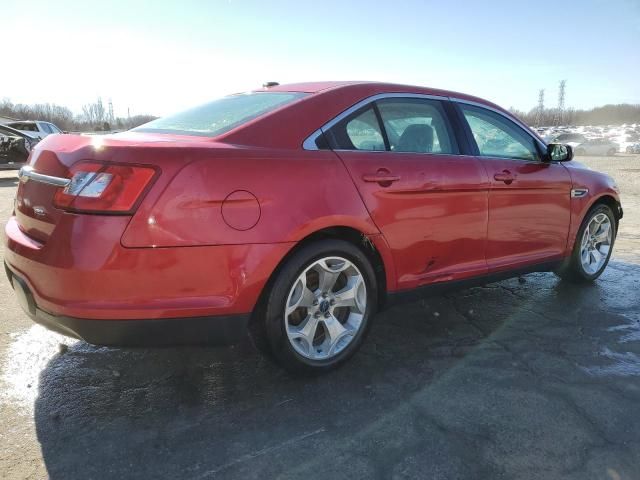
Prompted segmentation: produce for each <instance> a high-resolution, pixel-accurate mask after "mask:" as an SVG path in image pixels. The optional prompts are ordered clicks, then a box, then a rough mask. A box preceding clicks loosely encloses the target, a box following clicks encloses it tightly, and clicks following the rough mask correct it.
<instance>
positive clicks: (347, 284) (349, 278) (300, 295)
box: [284, 257, 367, 360]
mask: <svg viewBox="0 0 640 480" xmlns="http://www.w3.org/2000/svg"><path fill="white" fill-rule="evenodd" d="M366 308H367V287H366V285H365V281H364V277H363V276H362V273H361V272H360V270H359V269H358V267H356V265H355V264H354V263H353V262H351V261H349V260H347V259H346V258H343V257H324V258H321V259H319V260H316V261H314V262H313V263H312V264H311V265H309V266H308V267H306V268H305V270H304V271H303V272H302V273H301V274H300V275H299V276H298V278H297V279H296V280H295V281H294V282H293V285H292V287H291V289H290V291H289V295H288V298H287V302H286V304H285V312H284V319H285V328H286V332H287V337H288V339H289V342H290V344H291V346H292V347H293V348H294V349H295V351H296V352H297V353H299V354H300V355H302V356H303V357H305V358H308V359H310V360H327V359H330V358H333V357H335V356H336V355H338V354H339V353H340V352H342V351H343V350H344V349H345V348H346V347H347V345H349V344H350V343H351V342H352V341H353V339H354V338H355V337H356V335H357V333H358V332H359V331H360V328H361V326H362V323H363V322H362V320H363V317H364V315H365V312H366Z"/></svg>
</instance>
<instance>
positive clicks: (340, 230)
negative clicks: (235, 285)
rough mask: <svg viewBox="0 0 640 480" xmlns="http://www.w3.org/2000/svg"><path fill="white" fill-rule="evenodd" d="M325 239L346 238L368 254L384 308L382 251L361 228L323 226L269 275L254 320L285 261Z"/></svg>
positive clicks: (380, 305) (380, 303)
mask: <svg viewBox="0 0 640 480" xmlns="http://www.w3.org/2000/svg"><path fill="white" fill-rule="evenodd" d="M325 239H338V240H345V241H347V242H349V243H352V244H353V245H355V246H356V247H358V248H359V249H360V250H361V251H362V252H363V253H364V254H365V255H366V256H367V258H368V259H369V261H370V262H371V266H372V267H373V271H374V273H375V275H376V281H377V283H378V308H379V309H380V308H382V306H383V305H384V302H385V300H386V297H387V277H386V271H385V267H384V262H383V261H382V257H381V256H380V253H379V252H378V250H377V249H376V248H375V246H374V245H373V243H372V242H371V241H370V240H369V239H368V238H367V236H366V235H365V234H364V233H362V232H360V231H359V230H356V229H355V228H351V227H342V226H339V227H329V228H323V229H322V230H318V231H316V232H313V233H312V234H310V235H308V236H306V237H305V238H303V239H302V240H300V241H299V242H298V243H297V244H296V246H295V247H293V248H292V249H291V250H290V251H289V252H287V254H286V255H285V256H284V258H282V260H280V263H279V264H278V266H277V267H276V268H275V269H274V271H273V273H272V274H271V276H270V277H269V280H268V281H267V283H266V284H265V286H264V288H263V289H262V292H261V293H260V297H259V298H258V301H257V302H256V306H255V308H254V309H253V312H254V313H253V314H252V316H251V321H252V322H253V321H255V320H256V319H257V317H258V315H256V313H257V312H259V311H260V310H262V309H263V307H264V304H265V302H266V300H267V296H268V292H269V290H270V289H271V286H272V285H273V282H274V281H275V279H276V278H277V276H278V273H279V272H280V269H281V268H282V266H283V265H284V264H285V262H286V261H287V260H288V259H289V258H290V257H291V256H292V255H293V254H294V253H295V252H297V251H298V250H299V249H300V248H302V247H304V246H305V245H308V244H309V243H312V242H315V241H318V240H325Z"/></svg>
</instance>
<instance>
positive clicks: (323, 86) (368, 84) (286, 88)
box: [254, 80, 504, 110]
mask: <svg viewBox="0 0 640 480" xmlns="http://www.w3.org/2000/svg"><path fill="white" fill-rule="evenodd" d="M336 90H349V91H350V92H351V93H352V94H354V95H356V96H357V94H358V91H359V90H362V91H367V92H376V93H417V94H423V95H437V96H441V97H455V98H460V99H464V100H470V101H474V102H478V103H482V104H485V105H489V106H491V107H494V108H499V109H500V110H504V109H503V108H501V107H500V106H498V105H495V104H493V103H491V102H489V101H487V100H485V99H483V98H480V97H475V96H473V95H467V94H465V93H460V92H456V91H453V90H443V89H439V88H432V87H421V86H417V85H405V84H400V83H388V82H374V81H361V80H347V81H324V82H303V83H289V84H282V85H276V86H272V87H263V88H261V89H257V90H254V91H256V92H266V91H269V92H300V93H311V94H317V93H325V92H327V91H336Z"/></svg>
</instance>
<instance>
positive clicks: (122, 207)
mask: <svg viewBox="0 0 640 480" xmlns="http://www.w3.org/2000/svg"><path fill="white" fill-rule="evenodd" d="M71 173H72V175H73V176H72V177H71V181H70V182H69V184H68V185H67V186H66V187H64V189H60V190H58V191H57V192H56V194H55V196H54V198H53V204H54V206H55V207H57V208H61V209H63V210H69V211H74V212H86V213H119V214H129V213H133V211H134V210H135V207H136V206H137V204H138V202H139V201H140V200H141V199H142V195H143V193H144V192H145V191H146V189H147V188H148V187H149V186H150V184H151V181H152V180H153V179H154V177H155V175H156V173H157V170H156V169H155V168H153V167H146V166H145V167H143V166H139V165H121V164H113V163H94V162H82V163H78V164H76V165H74V166H73V167H72V168H71Z"/></svg>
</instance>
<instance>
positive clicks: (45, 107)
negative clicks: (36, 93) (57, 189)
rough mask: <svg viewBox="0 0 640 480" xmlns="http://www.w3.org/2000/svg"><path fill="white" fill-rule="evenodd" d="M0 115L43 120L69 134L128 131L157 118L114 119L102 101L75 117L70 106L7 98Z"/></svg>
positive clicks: (84, 106) (2, 102)
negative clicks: (17, 100) (17, 101)
mask: <svg viewBox="0 0 640 480" xmlns="http://www.w3.org/2000/svg"><path fill="white" fill-rule="evenodd" d="M0 116H3V117H11V118H16V119H18V120H44V121H46V122H51V123H53V124H55V125H57V126H58V127H60V128H61V129H62V130H64V131H68V132H91V131H98V132H99V131H111V130H128V129H130V128H133V127H137V126H138V125H142V124H143V123H147V122H149V121H151V120H153V119H155V118H157V117H154V116H153V115H135V116H132V117H127V118H124V117H115V118H111V115H110V114H109V112H107V111H106V109H105V108H104V105H103V104H102V100H101V99H99V98H98V100H97V101H96V102H95V103H88V104H86V105H83V107H82V114H80V115H74V114H73V112H72V111H71V110H69V109H68V108H67V107H63V106H60V105H55V104H53V103H37V104H35V105H25V104H21V103H17V104H14V103H12V102H11V101H10V100H9V99H6V98H5V99H3V100H1V101H0Z"/></svg>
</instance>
